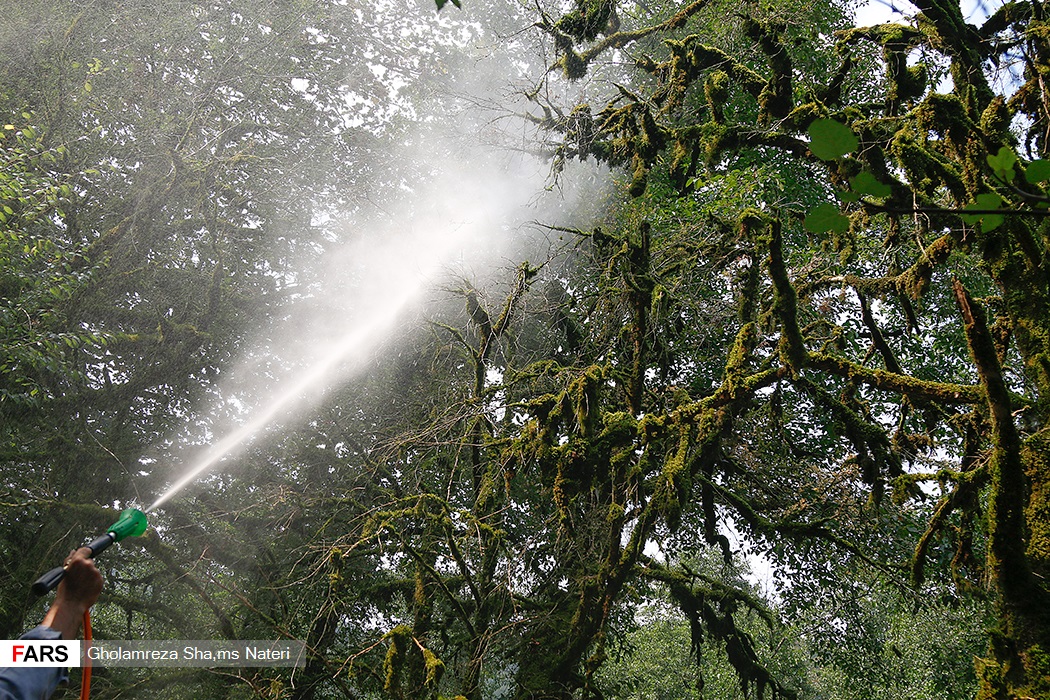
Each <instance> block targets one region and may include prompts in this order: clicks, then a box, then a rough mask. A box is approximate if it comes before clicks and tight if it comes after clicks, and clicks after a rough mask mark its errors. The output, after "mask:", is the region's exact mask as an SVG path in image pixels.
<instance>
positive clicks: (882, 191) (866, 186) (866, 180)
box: [850, 170, 893, 197]
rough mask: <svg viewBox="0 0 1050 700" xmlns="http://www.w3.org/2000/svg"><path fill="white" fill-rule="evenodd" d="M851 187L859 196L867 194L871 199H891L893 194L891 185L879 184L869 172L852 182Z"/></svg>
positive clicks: (861, 174) (863, 173)
mask: <svg viewBox="0 0 1050 700" xmlns="http://www.w3.org/2000/svg"><path fill="white" fill-rule="evenodd" d="M850 186H851V187H852V188H853V191H854V192H856V193H857V194H866V195H869V196H871V197H889V196H890V193H891V192H893V190H892V189H891V188H890V186H889V185H886V184H883V183H881V182H879V181H878V180H877V179H876V178H875V176H874V175H872V174H871V173H870V172H868V171H867V170H865V171H864V172H862V173H860V174H859V175H857V176H856V177H855V178H853V179H852V180H850Z"/></svg>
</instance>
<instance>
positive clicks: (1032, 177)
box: [1024, 158, 1050, 185]
mask: <svg viewBox="0 0 1050 700" xmlns="http://www.w3.org/2000/svg"><path fill="white" fill-rule="evenodd" d="M1024 179H1025V180H1027V181H1028V183H1029V184H1032V185H1038V184H1039V183H1040V182H1043V181H1044V180H1050V160H1043V159H1041V158H1040V159H1039V160H1033V161H1032V162H1031V163H1029V164H1028V167H1027V168H1025V171H1024Z"/></svg>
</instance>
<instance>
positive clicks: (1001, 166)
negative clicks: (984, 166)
mask: <svg viewBox="0 0 1050 700" xmlns="http://www.w3.org/2000/svg"><path fill="white" fill-rule="evenodd" d="M986 160H987V161H988V167H990V168H991V169H992V170H994V171H995V174H996V175H998V176H999V177H1000V178H1002V179H1004V180H1005V179H1008V178H1010V177H1011V176H1012V175H1013V171H1014V165H1016V164H1017V154H1016V153H1014V152H1013V149H1011V148H1007V147H1006V146H1003V147H1002V148H1000V149H999V152H998V153H996V154H995V155H994V156H988V157H987V158H986Z"/></svg>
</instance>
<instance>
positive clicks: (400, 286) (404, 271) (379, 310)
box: [146, 227, 474, 513]
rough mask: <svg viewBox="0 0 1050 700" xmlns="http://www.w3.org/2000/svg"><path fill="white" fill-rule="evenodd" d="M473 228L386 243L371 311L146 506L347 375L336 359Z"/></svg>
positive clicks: (394, 310) (414, 290) (356, 345)
mask: <svg viewBox="0 0 1050 700" xmlns="http://www.w3.org/2000/svg"><path fill="white" fill-rule="evenodd" d="M471 228H472V227H462V228H460V229H457V230H456V231H455V232H453V233H450V234H448V235H446V236H445V237H443V238H444V240H440V241H435V240H434V238H435V237H436V236H435V235H434V234H431V236H430V237H429V238H428V239H427V240H426V241H425V242H424V241H422V240H416V241H414V242H413V241H410V242H409V245H407V246H396V247H395V246H390V248H389V249H388V250H387V251H386V254H385V255H384V256H382V257H383V258H385V259H386V260H387V261H389V262H388V263H387V264H381V265H373V266H372V267H373V269H375V270H376V272H375V275H376V279H375V280H373V286H375V287H377V288H379V289H380V291H381V292H383V293H382V294H381V295H378V298H379V299H382V301H381V302H377V303H373V304H371V310H372V313H371V314H370V315H368V316H367V317H366V318H365V319H363V320H361V321H360V322H358V323H356V324H355V326H354V327H353V328H352V329H351V330H350V331H348V332H347V333H346V334H344V335H343V336H342V337H341V338H340V339H339V340H338V342H336V343H335V344H334V345H333V346H332V347H331V348H330V349H329V350H327V351H326V352H325V353H324V354H323V356H322V357H321V358H320V359H319V360H317V361H316V362H314V363H313V364H312V365H311V366H310V367H309V368H307V369H306V370H305V371H304V372H303V373H301V374H299V375H297V376H295V377H294V378H292V379H291V380H289V381H288V382H287V385H286V386H285V387H284V388H283V389H281V390H280V391H279V392H278V393H277V394H276V395H275V396H274V397H273V398H272V399H270V400H269V401H268V402H267V403H266V404H265V405H263V406H261V407H260V408H258V409H257V410H256V411H255V412H254V413H253V414H252V415H251V416H250V417H249V419H248V421H247V422H246V423H244V424H243V425H242V426H241V427H239V428H237V429H236V430H234V431H233V432H231V433H229V434H228V435H226V437H224V438H222V439H221V440H220V441H219V442H217V443H215V444H214V445H213V446H212V447H211V448H210V449H209V450H208V451H207V452H206V453H205V454H204V455H203V456H202V457H201V458H200V459H199V460H198V461H197V462H196V463H195V464H194V465H193V466H192V467H191V468H190V469H189V470H188V471H187V472H186V473H185V474H184V475H183V476H181V477H180V478H179V479H178V480H177V481H175V482H174V483H172V484H171V485H170V486H169V487H168V489H167V490H166V491H165V492H164V493H163V494H162V495H161V496H159V497H158V498H157V500H155V501H154V502H153V503H152V504H150V506H149V507H147V508H146V512H147V513H149V512H151V511H153V510H155V509H156V508H158V507H160V506H161V505H162V504H164V503H165V502H167V501H168V500H169V499H170V498H171V497H172V496H174V495H175V494H176V493H178V492H179V491H181V490H182V489H183V488H185V487H186V486H187V485H188V484H190V483H192V482H193V481H194V480H195V479H197V477H199V476H200V475H201V474H203V473H204V472H206V471H207V470H208V469H210V468H211V467H213V466H215V465H216V464H217V463H218V462H219V461H221V460H222V459H223V458H224V457H226V456H228V455H230V454H231V453H232V452H233V451H234V450H236V449H237V448H238V447H240V446H241V445H242V444H244V443H245V442H246V441H247V440H248V439H249V438H251V437H252V436H253V435H255V434H256V433H258V432H260V431H261V430H263V429H264V428H266V427H267V426H268V425H270V424H271V423H273V422H274V421H275V420H277V419H278V418H279V417H280V416H281V415H282V414H283V413H286V412H287V411H288V410H289V409H290V408H292V407H293V406H297V405H299V404H300V403H303V402H306V401H308V400H309V396H310V394H311V393H312V392H313V393H315V395H316V390H318V389H320V388H321V387H322V386H324V384H325V383H326V382H328V383H331V382H332V378H333V376H336V377H338V378H340V379H342V378H343V377H345V375H346V374H347V372H345V371H339V372H338V373H337V370H336V367H337V365H339V363H341V362H344V361H347V360H349V359H350V358H352V357H355V356H356V357H363V356H364V354H365V352H366V351H367V350H368V349H369V348H371V347H372V346H373V345H374V344H376V343H378V342H379V340H380V339H381V338H382V337H383V336H384V335H385V333H386V332H387V331H388V330H389V329H390V327H391V326H392V325H393V324H394V323H395V321H396V320H397V319H398V316H399V314H400V313H401V312H402V311H403V310H404V309H405V308H406V307H407V306H408V305H409V304H410V303H411V302H412V300H413V299H414V298H415V297H416V296H417V295H418V294H419V293H420V292H421V291H422V290H423V288H424V287H425V286H426V285H427V284H428V282H429V281H430V280H431V278H433V277H434V276H435V275H436V273H437V272H439V270H440V269H441V268H442V267H443V266H444V265H445V264H446V263H447V262H448V261H449V260H450V259H451V257H452V255H451V254H452V253H453V252H454V251H455V250H457V249H461V248H462V247H463V245H464V243H465V242H466V239H467V236H468V234H471V233H474V231H472V230H470V229H471ZM413 243H415V244H416V245H413ZM409 250H411V251H412V254H409V253H407V251H409ZM406 259H407V260H408V262H407V263H406ZM394 265H396V267H397V269H396V270H395V269H394V268H393V266H394ZM411 270H416V274H415V275H413V274H410V271H411ZM398 272H400V274H398ZM380 277H381V278H382V279H381V280H380Z"/></svg>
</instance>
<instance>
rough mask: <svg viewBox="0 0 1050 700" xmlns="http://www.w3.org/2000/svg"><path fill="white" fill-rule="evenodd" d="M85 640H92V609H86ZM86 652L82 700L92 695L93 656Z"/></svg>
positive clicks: (81, 673)
mask: <svg viewBox="0 0 1050 700" xmlns="http://www.w3.org/2000/svg"><path fill="white" fill-rule="evenodd" d="M84 641H85V642H90V641H91V610H90V609H88V610H85V611H84ZM86 651H87V650H85V654H84V657H83V658H84V665H83V667H82V668H81V669H80V700H88V698H90V697H91V658H90V657H89V656H88V655H87V653H86Z"/></svg>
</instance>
